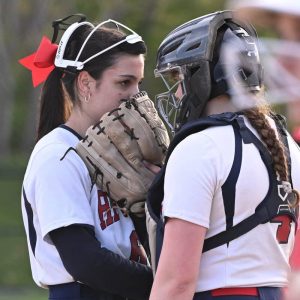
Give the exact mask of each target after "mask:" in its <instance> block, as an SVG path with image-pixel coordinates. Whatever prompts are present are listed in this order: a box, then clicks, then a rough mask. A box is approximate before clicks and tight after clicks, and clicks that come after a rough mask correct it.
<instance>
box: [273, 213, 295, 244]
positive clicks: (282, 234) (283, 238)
mask: <svg viewBox="0 0 300 300" xmlns="http://www.w3.org/2000/svg"><path fill="white" fill-rule="evenodd" d="M271 223H279V225H278V228H277V233H276V238H277V241H278V242H279V244H287V243H288V241H289V236H290V233H291V224H292V219H291V217H289V216H287V215H282V216H277V217H275V218H274V219H272V221H271Z"/></svg>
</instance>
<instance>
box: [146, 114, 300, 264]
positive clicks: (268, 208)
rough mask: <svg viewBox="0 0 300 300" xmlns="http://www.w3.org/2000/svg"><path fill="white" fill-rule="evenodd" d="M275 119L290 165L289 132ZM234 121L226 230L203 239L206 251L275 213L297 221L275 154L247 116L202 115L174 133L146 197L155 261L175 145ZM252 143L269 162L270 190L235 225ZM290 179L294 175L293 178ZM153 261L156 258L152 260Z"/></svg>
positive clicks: (226, 189)
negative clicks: (246, 149) (245, 152)
mask: <svg viewBox="0 0 300 300" xmlns="http://www.w3.org/2000/svg"><path fill="white" fill-rule="evenodd" d="M273 119H274V120H275V122H276V124H277V127H278V129H279V130H278V132H279V134H280V137H281V139H282V140H283V143H284V144H285V146H286V151H287V154H288V155H287V157H288V163H289V167H290V156H289V150H288V143H287V134H286V131H285V128H284V122H283V120H282V119H281V118H280V117H279V116H277V115H274V116H273ZM225 125H231V126H232V127H233V130H234V135H235V156H234V161H233V164H232V168H231V170H230V173H229V176H228V178H227V179H226V181H225V183H224V185H223V186H222V194H223V198H224V207H225V214H226V230H225V231H223V232H221V233H219V234H217V235H215V236H212V237H210V238H208V239H206V240H205V241H204V246H203V252H206V251H208V250H210V249H213V248H216V247H218V246H221V245H223V244H226V243H229V242H230V241H232V240H234V239H236V238H238V237H239V236H241V235H243V234H245V233H247V232H248V231H250V230H251V229H253V228H254V227H256V226H257V225H259V224H263V223H266V222H268V221H270V220H272V219H273V218H274V217H276V216H280V215H289V216H290V217H291V218H292V220H293V221H294V222H296V220H297V215H298V212H297V210H293V209H291V208H290V207H289V206H288V205H287V204H286V203H287V202H286V201H285V200H286V197H287V195H286V194H285V192H284V191H283V186H282V185H281V183H280V182H278V180H277V178H276V174H275V172H274V170H273V167H272V158H271V156H270V154H269V153H268V151H267V149H266V148H265V146H264V145H263V144H262V142H261V141H260V140H259V139H258V138H257V137H256V136H255V135H254V134H253V133H252V132H251V130H250V129H248V127H247V126H246V125H245V123H244V119H243V117H242V116H241V115H239V114H236V113H224V114H219V115H212V116H209V117H207V118H202V119H199V120H196V121H194V122H191V123H188V124H187V125H186V126H184V127H182V129H181V130H180V131H179V132H178V133H177V134H176V135H175V137H174V139H173V141H172V142H171V144H170V147H169V149H168V153H167V157H166V163H165V165H164V167H163V168H162V169H161V171H160V173H159V174H158V175H157V177H156V178H155V180H154V182H153V184H152V186H151V188H150V190H149V193H148V198H147V209H148V214H149V215H150V217H151V218H152V219H153V220H154V222H155V224H156V236H155V242H156V250H155V264H157V263H158V258H159V255H160V250H161V246H162V240H163V231H164V221H163V219H162V218H161V202H162V200H163V197H164V191H163V186H164V176H165V169H166V165H167V162H168V159H169V157H170V155H171V153H172V151H173V150H174V149H175V147H176V146H177V145H178V144H179V143H180V142H181V141H182V140H183V139H184V138H185V137H187V136H188V135H190V134H192V133H196V132H199V131H201V130H204V129H206V128H208V127H211V126H225ZM243 143H245V144H248V143H253V144H254V145H255V146H256V147H257V149H258V151H259V153H260V156H261V158H262V160H263V162H264V164H265V165H266V168H267V170H268V175H269V182H270V186H269V190H268V193H267V195H266V197H265V198H264V199H263V200H262V201H261V203H260V204H259V205H258V206H257V208H256V210H255V213H254V214H253V215H251V216H250V217H248V218H247V219H245V220H243V221H242V222H240V223H238V224H237V225H235V226H233V217H234V207H235V185H236V182H237V179H238V176H239V172H240V168H241V161H242V144H243ZM290 181H291V178H290ZM152 263H153V261H152Z"/></svg>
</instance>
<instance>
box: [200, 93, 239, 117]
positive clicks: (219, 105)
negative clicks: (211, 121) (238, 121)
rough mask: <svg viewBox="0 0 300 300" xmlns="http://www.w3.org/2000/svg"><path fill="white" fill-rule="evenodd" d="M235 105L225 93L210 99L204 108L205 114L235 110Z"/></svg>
mask: <svg viewBox="0 0 300 300" xmlns="http://www.w3.org/2000/svg"><path fill="white" fill-rule="evenodd" d="M235 111H237V109H236V107H234V105H233V104H232V103H231V101H230V100H229V97H228V96H226V95H221V96H218V97H216V98H213V99H210V100H209V101H208V102H207V105H206V107H205V110H204V115H205V116H210V115H214V114H221V113H224V112H235Z"/></svg>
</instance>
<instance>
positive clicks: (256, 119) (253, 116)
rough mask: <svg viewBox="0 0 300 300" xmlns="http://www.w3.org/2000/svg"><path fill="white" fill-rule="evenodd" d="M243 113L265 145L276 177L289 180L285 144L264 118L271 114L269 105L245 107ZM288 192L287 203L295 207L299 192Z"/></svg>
mask: <svg viewBox="0 0 300 300" xmlns="http://www.w3.org/2000/svg"><path fill="white" fill-rule="evenodd" d="M243 113H244V115H245V116H246V117H247V119H248V120H249V122H250V124H251V125H252V126H253V127H254V128H255V129H256V131H257V133H258V135H259V137H260V138H261V140H262V141H263V143H264V144H265V146H266V147H267V150H268V151H269V153H270V155H271V157H272V165H273V168H274V171H275V172H276V174H277V176H278V179H279V180H280V181H282V182H289V181H290V179H289V168H288V161H287V156H286V151H285V146H284V144H283V142H282V141H281V139H280V138H278V137H277V135H276V133H275V130H274V129H273V128H272V127H271V126H270V124H269V122H268V120H267V118H266V116H267V115H270V114H271V109H270V107H269V106H268V105H266V104H265V105H261V106H256V107H253V108H250V109H247V110H245V111H244V112H243ZM290 192H291V193H292V194H293V198H292V199H293V201H289V205H290V206H291V207H296V206H297V205H298V204H299V200H300V199H299V198H300V197H299V192H298V191H297V190H294V189H293V190H291V191H290Z"/></svg>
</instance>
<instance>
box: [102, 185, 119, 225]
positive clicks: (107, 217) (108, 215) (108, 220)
mask: <svg viewBox="0 0 300 300" xmlns="http://www.w3.org/2000/svg"><path fill="white" fill-rule="evenodd" d="M98 215H99V219H100V227H101V229H102V230H104V229H105V228H107V227H108V226H110V225H111V224H113V223H115V222H118V221H119V220H120V216H119V213H118V211H117V209H116V208H115V207H112V206H111V205H110V202H109V199H108V196H107V194H106V193H104V192H102V191H100V190H98Z"/></svg>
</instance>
